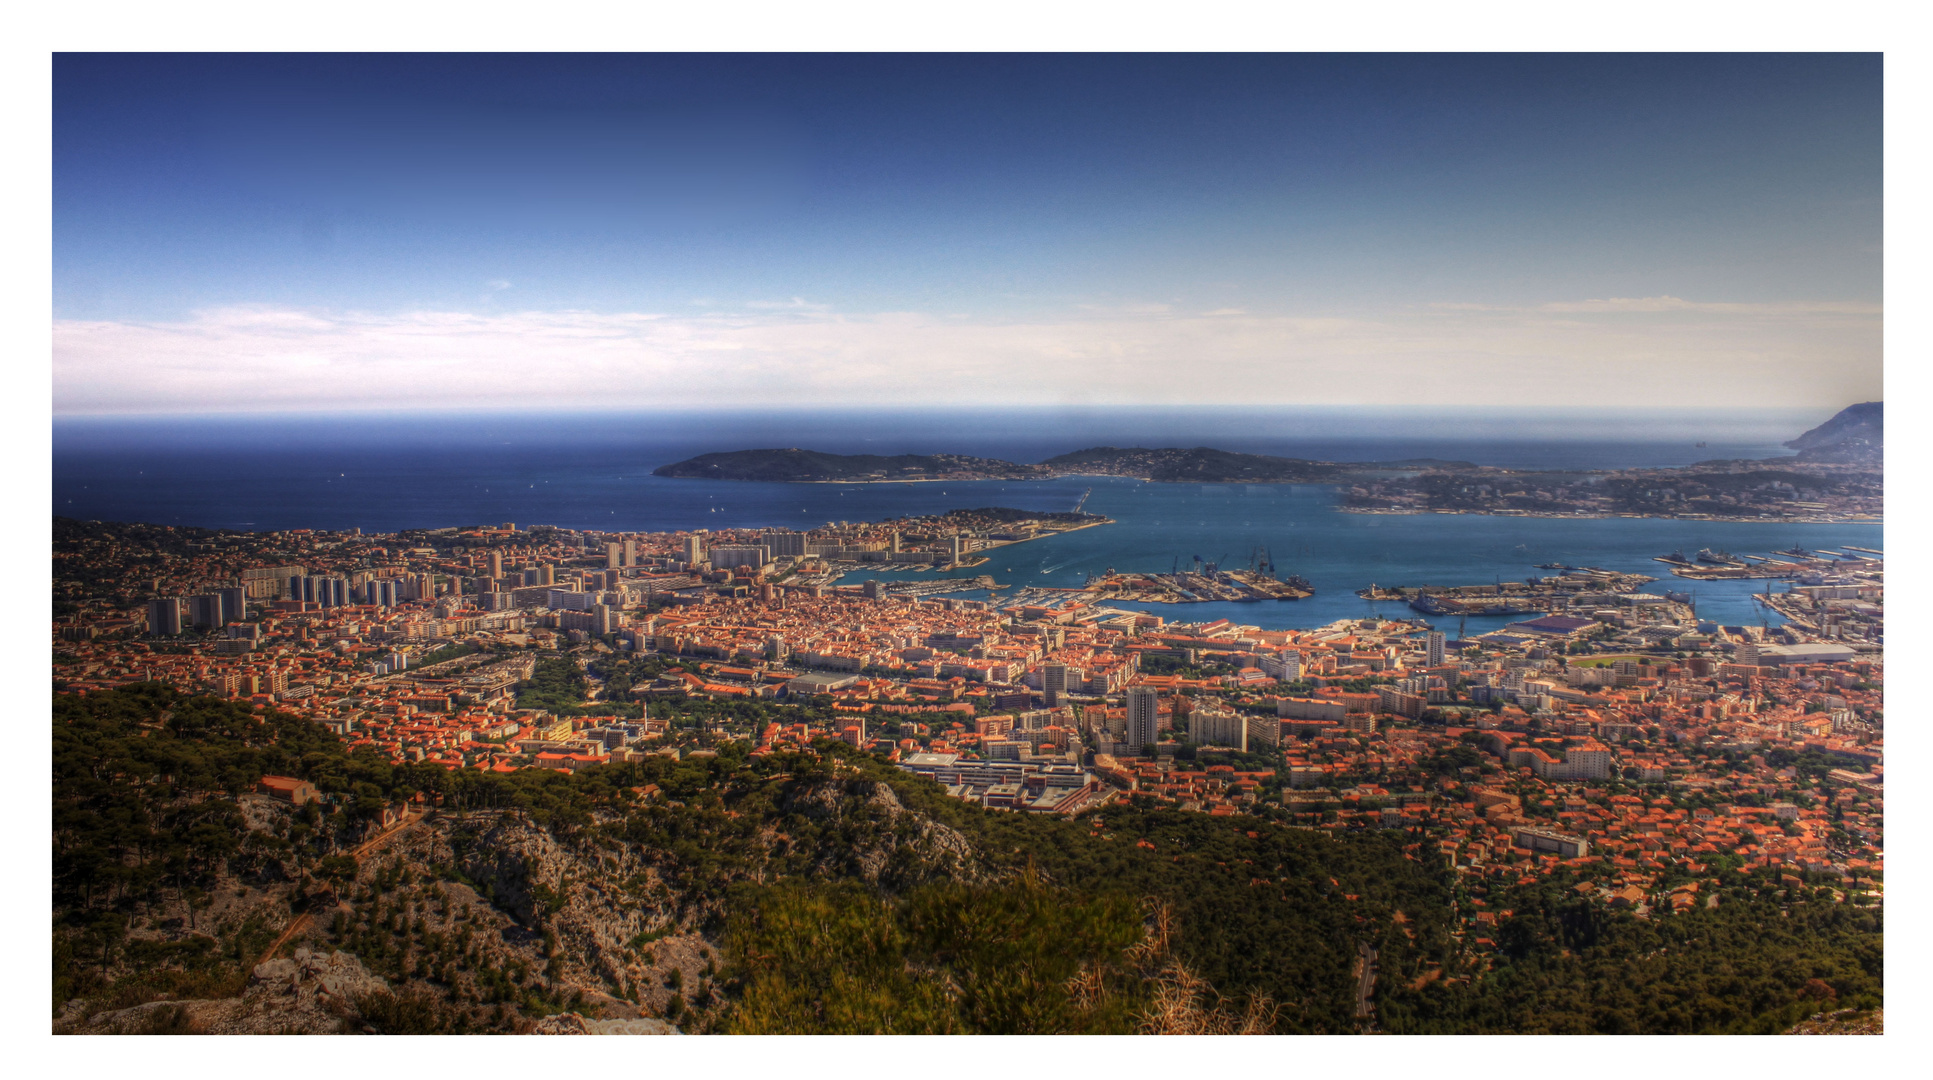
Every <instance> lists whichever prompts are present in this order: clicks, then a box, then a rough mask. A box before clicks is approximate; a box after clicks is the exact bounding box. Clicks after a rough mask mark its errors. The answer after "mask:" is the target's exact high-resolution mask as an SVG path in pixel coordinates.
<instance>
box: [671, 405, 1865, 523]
mask: <svg viewBox="0 0 1933 1080" xmlns="http://www.w3.org/2000/svg"><path fill="white" fill-rule="evenodd" d="M1883 441H1884V404H1883V403H1882V402H1877V401H1870V402H1864V403H1861V404H1858V405H1853V406H1850V407H1848V408H1846V409H1843V410H1841V411H1840V412H1839V413H1838V414H1837V415H1835V416H1834V417H1833V418H1832V419H1831V420H1828V421H1827V422H1825V423H1824V424H1821V425H1819V426H1818V427H1816V428H1813V429H1812V430H1811V431H1808V432H1806V433H1804V434H1803V435H1800V436H1799V437H1797V438H1795V439H1792V440H1790V441H1789V442H1787V443H1786V444H1785V445H1786V446H1788V447H1791V448H1792V449H1794V450H1797V451H1798V453H1797V454H1796V455H1792V456H1786V457H1777V458H1767V459H1764V460H1759V461H1749V460H1737V461H1725V460H1714V461H1701V462H1698V463H1697V464H1694V465H1685V466H1671V467H1660V468H1641V469H1613V470H1605V469H1594V470H1545V469H1507V468H1499V467H1496V466H1489V465H1476V464H1472V463H1471V462H1467V461H1444V460H1440V459H1437V458H1405V459H1402V460H1397V461H1315V460H1309V459H1305V458H1288V457H1276V456H1273V455H1269V454H1244V453H1238V452H1235V451H1231V450H1218V449H1215V448H1213V447H1207V446H1197V447H1193V448H1187V449H1184V448H1181V447H1164V448H1160V449H1149V448H1146V447H1128V448H1121V447H1114V446H1094V447H1089V448H1087V449H1085V450H1076V451H1074V452H1072V453H1067V454H1061V455H1058V456H1056V457H1051V458H1048V459H1047V460H1045V461H1042V462H1040V463H1038V464H1025V463H1020V462H1012V461H1003V460H1000V459H998V458H981V457H968V456H965V455H960V454H930V455H922V454H900V455H896V456H891V457H886V456H879V455H874V454H828V453H821V452H818V451H813V450H801V449H798V448H796V447H794V448H790V449H784V450H738V451H732V452H727V453H715V454H701V455H699V456H698V457H694V458H690V459H688V460H686V461H680V462H677V463H675V464H671V465H665V466H661V467H660V468H658V469H656V470H654V471H653V474H654V475H656V476H667V477H679V478H688V479H707V480H755V481H766V482H782V483H848V484H869V483H887V482H912V481H932V480H1050V479H1055V478H1059V477H1067V476H1119V477H1130V478H1133V479H1138V480H1146V481H1149V482H1153V483H1177V484H1333V485H1336V486H1337V488H1338V489H1339V495H1340V499H1339V508H1340V509H1342V510H1345V511H1349V512H1352V513H1366V514H1420V513H1450V514H1500V515H1510V516H1522V517H1614V516H1624V517H1670V518H1692V519H1707V520H1717V521H1788V522H1789V521H1826V522H1830V521H1859V520H1875V519H1877V518H1878V517H1879V516H1880V515H1881V514H1882V513H1883V510H1884V498H1883V494H1884V493H1883V486H1884V483H1883V482H1884V475H1883V470H1884V451H1883Z"/></svg>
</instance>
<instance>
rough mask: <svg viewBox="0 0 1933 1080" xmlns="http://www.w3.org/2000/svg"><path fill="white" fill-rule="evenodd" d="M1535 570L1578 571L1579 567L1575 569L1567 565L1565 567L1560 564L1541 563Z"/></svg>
mask: <svg viewBox="0 0 1933 1080" xmlns="http://www.w3.org/2000/svg"><path fill="white" fill-rule="evenodd" d="M1533 569H1537V570H1575V569H1577V567H1575V566H1565V565H1564V564H1563V563H1560V562H1540V563H1538V564H1537V565H1536V566H1535V567H1534V568H1533Z"/></svg>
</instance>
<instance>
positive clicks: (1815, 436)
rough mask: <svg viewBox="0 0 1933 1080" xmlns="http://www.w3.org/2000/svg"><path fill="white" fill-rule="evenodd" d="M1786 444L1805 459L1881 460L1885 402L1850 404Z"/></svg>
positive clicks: (1882, 454)
mask: <svg viewBox="0 0 1933 1080" xmlns="http://www.w3.org/2000/svg"><path fill="white" fill-rule="evenodd" d="M1785 445H1787V446H1789V447H1791V448H1792V449H1794V450H1797V451H1799V458H1800V460H1802V461H1826V462H1835V461H1836V462H1851V463H1866V462H1877V461H1880V460H1881V459H1882V458H1883V457H1884V455H1885V447H1886V403H1885V402H1883V401H1866V402H1861V403H1860V404H1858V405H1848V406H1847V407H1845V408H1843V409H1841V410H1839V413H1838V415H1836V416H1834V417H1833V418H1832V419H1830V420H1828V421H1826V422H1825V423H1823V424H1820V425H1819V426H1818V427H1816V428H1813V429H1812V430H1811V431H1808V432H1806V433H1805V434H1804V435H1801V436H1799V437H1798V438H1796V439H1793V440H1791V441H1790V442H1788V443H1786V444H1785Z"/></svg>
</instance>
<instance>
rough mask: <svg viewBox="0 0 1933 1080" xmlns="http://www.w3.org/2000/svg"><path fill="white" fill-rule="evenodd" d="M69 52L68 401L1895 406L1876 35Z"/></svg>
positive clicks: (63, 136)
mask: <svg viewBox="0 0 1933 1080" xmlns="http://www.w3.org/2000/svg"><path fill="white" fill-rule="evenodd" d="M54 75H55V82H54V106H55V111H54V206H53V209H54V259H53V266H54V283H55V308H54V313H53V314H54V318H55V407H56V411H57V412H62V413H70V414H71V413H89V412H129V411H143V410H148V409H155V410H161V411H224V410H261V409H304V410H331V409H350V408H383V407H391V406H394V407H404V406H405V405H409V406H413V407H424V406H425V405H431V406H434V405H439V404H440V405H443V406H446V407H451V408H463V407H493V408H494V407H507V406H516V405H525V406H529V407H584V406H587V405H595V404H609V405H631V404H644V403H649V402H668V403H672V404H684V405H694V406H717V405H729V404H734V403H755V404H760V405H776V404H785V403H799V404H823V403H830V402H841V403H848V404H865V403H875V404H891V403H893V402H895V401H904V400H907V398H908V396H909V395H918V396H921V397H924V398H929V399H931V400H932V401H953V400H958V401H962V402H973V403H981V404H991V403H997V402H999V401H1001V400H1006V399H1009V398H1010V397H1011V396H1012V395H1014V394H1015V393H1030V394H1033V395H1036V396H1037V397H1041V398H1044V399H1046V400H1047V401H1050V402H1056V403H1078V404H1091V405H1106V404H1109V403H1152V402H1159V401H1167V400H1179V401H1184V402H1187V403H1194V404H1213V403H1216V402H1237V401H1240V402H1251V403H1252V402H1270V401H1276V402H1282V403H1313V404H1349V403H1398V404H1417V405H1427V404H1430V403H1433V402H1441V403H1454V404H1476V403H1481V402H1484V401H1490V400H1497V397H1498V395H1512V396H1528V397H1529V398H1531V399H1532V400H1550V401H1552V402H1553V403H1558V404H1577V405H1581V404H1590V403H1593V402H1598V401H1605V400H1615V401H1616V402H1617V403H1618V404H1623V405H1639V404H1646V403H1666V402H1659V401H1657V395H1658V394H1659V393H1661V392H1665V390H1666V387H1667V385H1668V384H1669V386H1670V389H1669V393H1671V394H1672V395H1673V396H1674V398H1675V399H1676V400H1674V401H1672V402H1669V403H1674V404H1692V405H1697V404H1713V405H1719V404H1725V405H1765V406H1815V405H1831V406H1833V407H1837V406H1838V405H1842V404H1847V403H1850V402H1851V401H1854V400H1862V399H1865V398H1869V397H1877V396H1879V387H1880V352H1879V336H1880V326H1881V312H1880V307H1879V304H1880V297H1881V280H1880V265H1881V260H1880V242H1881V188H1880V176H1881V139H1880V134H1881V119H1882V115H1881V107H1880V106H1881V95H1880V88H1881V66H1880V61H1879V58H1878V57H1877V56H1871V55H1861V56H1844V55H1841V56H1764V55H1760V56H1741V55H1727V56H1692V55H1675V56H1534V55H1530V56H1526V55H1512V56H1479V55H1460V56H1447V57H1432V56H1293V55H1278V56H1180V57H1168V56H1106V55H1087V56H1052V55H1046V56H1043V55H1034V56H838V55H813V56H785V55H778V56H743V57H735V56H693V55H681V56H651V55H640V56H555V55H552V56H533V57H506V56H494V57H492V56H451V55H440V56H420V57H419V56H397V55H381V56H273V57H270V56H236V55H221V56H166V55H159V56H60V57H57V58H56V62H55V68H54ZM1178 373H1188V376H1189V377H1187V378H1185V379H1179V380H1178V379H1177V374H1178ZM1178 382H1179V383H1180V384H1182V385H1179V386H1178V385H1177V383H1178ZM426 396H428V397H430V398H431V400H429V401H425V400H422V399H423V398H425V397H426ZM398 398H400V399H402V400H397V399H398Z"/></svg>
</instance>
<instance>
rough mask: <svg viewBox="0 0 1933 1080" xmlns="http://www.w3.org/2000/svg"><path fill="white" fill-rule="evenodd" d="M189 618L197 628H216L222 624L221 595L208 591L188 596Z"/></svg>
mask: <svg viewBox="0 0 1933 1080" xmlns="http://www.w3.org/2000/svg"><path fill="white" fill-rule="evenodd" d="M188 618H189V619H190V620H191V621H192V622H193V623H194V624H195V629H197V630H215V629H218V628H220V627H221V626H222V617H221V596H220V594H218V593H207V594H205V595H202V596H191V597H189V598H188Z"/></svg>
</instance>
